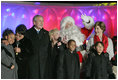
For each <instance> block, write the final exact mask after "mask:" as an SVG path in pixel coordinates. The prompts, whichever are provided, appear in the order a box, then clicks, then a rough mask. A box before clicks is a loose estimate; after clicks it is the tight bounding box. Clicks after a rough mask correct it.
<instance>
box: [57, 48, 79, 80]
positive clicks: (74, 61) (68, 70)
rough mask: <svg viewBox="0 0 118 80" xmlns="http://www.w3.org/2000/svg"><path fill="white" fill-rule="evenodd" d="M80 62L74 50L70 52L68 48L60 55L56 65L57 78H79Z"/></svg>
mask: <svg viewBox="0 0 118 80" xmlns="http://www.w3.org/2000/svg"><path fill="white" fill-rule="evenodd" d="M79 77H80V62H79V56H78V54H77V53H76V52H73V53H71V52H70V51H69V50H68V49H67V50H65V51H64V52H63V54H62V55H61V56H60V63H59V65H58V78H64V79H79Z"/></svg>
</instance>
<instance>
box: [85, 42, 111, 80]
mask: <svg viewBox="0 0 118 80" xmlns="http://www.w3.org/2000/svg"><path fill="white" fill-rule="evenodd" d="M103 49H104V45H103V43H102V42H97V43H96V44H95V50H94V49H93V50H94V51H92V53H90V54H88V59H87V63H86V78H90V79H108V78H109V77H111V75H113V73H112V66H111V63H110V61H109V55H108V53H104V52H103Z"/></svg>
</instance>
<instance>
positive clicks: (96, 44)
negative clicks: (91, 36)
mask: <svg viewBox="0 0 118 80" xmlns="http://www.w3.org/2000/svg"><path fill="white" fill-rule="evenodd" d="M99 43H100V44H101V45H102V46H103V47H104V44H103V42H101V41H99V42H96V43H95V45H94V46H95V48H96V47H97V46H98V44H99Z"/></svg>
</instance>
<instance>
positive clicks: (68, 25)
mask: <svg viewBox="0 0 118 80" xmlns="http://www.w3.org/2000/svg"><path fill="white" fill-rule="evenodd" d="M72 26H73V24H72V22H70V21H69V22H67V23H66V26H65V29H67V28H70V27H72Z"/></svg>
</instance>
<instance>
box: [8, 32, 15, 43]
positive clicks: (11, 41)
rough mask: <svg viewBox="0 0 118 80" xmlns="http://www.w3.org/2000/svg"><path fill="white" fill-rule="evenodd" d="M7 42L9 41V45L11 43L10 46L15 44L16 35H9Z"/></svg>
mask: <svg viewBox="0 0 118 80" xmlns="http://www.w3.org/2000/svg"><path fill="white" fill-rule="evenodd" d="M7 40H8V43H9V44H13V43H14V41H15V35H14V34H13V33H11V34H9V35H8V36H7Z"/></svg>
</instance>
